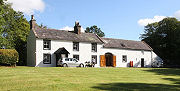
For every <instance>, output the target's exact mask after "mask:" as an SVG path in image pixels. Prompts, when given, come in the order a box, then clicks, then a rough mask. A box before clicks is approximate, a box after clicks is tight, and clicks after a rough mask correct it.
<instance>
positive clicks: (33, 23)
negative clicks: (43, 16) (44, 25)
mask: <svg viewBox="0 0 180 91" xmlns="http://www.w3.org/2000/svg"><path fill="white" fill-rule="evenodd" d="M35 26H36V20H35V19H34V15H31V20H30V29H34V28H35Z"/></svg>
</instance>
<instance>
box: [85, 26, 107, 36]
mask: <svg viewBox="0 0 180 91" xmlns="http://www.w3.org/2000/svg"><path fill="white" fill-rule="evenodd" d="M85 32H86V33H95V34H97V35H98V36H99V37H104V36H105V34H104V32H103V31H101V29H100V28H98V27H97V26H96V25H94V26H91V27H87V28H86V30H85Z"/></svg>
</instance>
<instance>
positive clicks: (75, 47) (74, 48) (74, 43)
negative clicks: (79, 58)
mask: <svg viewBox="0 0 180 91" xmlns="http://www.w3.org/2000/svg"><path fill="white" fill-rule="evenodd" d="M73 50H74V51H79V42H73Z"/></svg>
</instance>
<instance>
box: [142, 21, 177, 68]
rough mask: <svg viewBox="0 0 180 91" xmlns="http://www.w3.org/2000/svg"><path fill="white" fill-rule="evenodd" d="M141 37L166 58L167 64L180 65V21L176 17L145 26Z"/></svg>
mask: <svg viewBox="0 0 180 91" xmlns="http://www.w3.org/2000/svg"><path fill="white" fill-rule="evenodd" d="M141 39H142V40H143V41H145V42H146V43H147V44H149V45H150V46H151V47H152V48H153V49H154V52H155V53H156V54H157V55H159V56H160V57H161V58H162V59H163V60H164V64H165V66H168V65H180V61H179V55H180V46H179V45H180V21H178V20H177V19H176V18H165V19H163V20H162V21H160V22H156V23H152V24H149V25H147V26H145V31H144V34H142V35H141Z"/></svg>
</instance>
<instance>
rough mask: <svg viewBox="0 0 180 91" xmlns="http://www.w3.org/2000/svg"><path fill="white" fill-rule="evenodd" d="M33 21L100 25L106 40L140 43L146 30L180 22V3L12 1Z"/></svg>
mask: <svg viewBox="0 0 180 91" xmlns="http://www.w3.org/2000/svg"><path fill="white" fill-rule="evenodd" d="M7 2H9V3H12V8H13V9H14V10H16V11H21V12H23V14H24V15H25V18H26V19H27V20H28V21H29V20H30V17H31V15H32V14H33V15H34V16H35V19H36V22H37V23H38V24H41V23H42V24H43V25H46V26H47V27H49V28H53V29H69V30H72V29H73V26H74V24H75V21H79V22H80V25H81V26H82V28H83V30H84V29H86V27H90V26H93V25H97V26H98V27H99V28H101V30H102V31H103V32H104V33H105V37H108V38H119V39H127V40H140V39H139V37H140V34H142V33H143V32H144V26H145V25H147V24H148V23H153V22H158V21H161V20H162V19H164V18H166V17H176V18H177V19H180V5H179V4H180V0H8V1H7Z"/></svg>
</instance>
